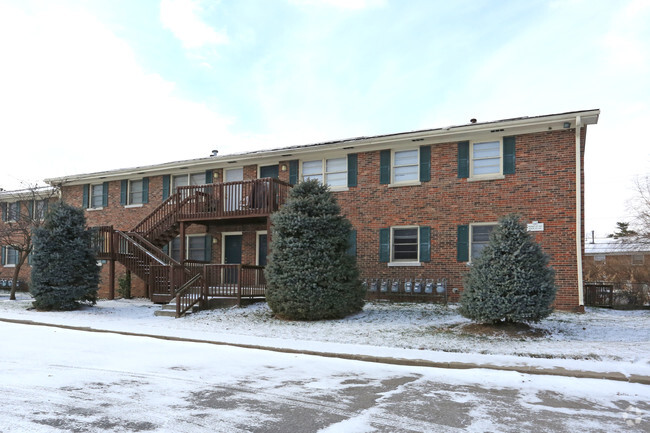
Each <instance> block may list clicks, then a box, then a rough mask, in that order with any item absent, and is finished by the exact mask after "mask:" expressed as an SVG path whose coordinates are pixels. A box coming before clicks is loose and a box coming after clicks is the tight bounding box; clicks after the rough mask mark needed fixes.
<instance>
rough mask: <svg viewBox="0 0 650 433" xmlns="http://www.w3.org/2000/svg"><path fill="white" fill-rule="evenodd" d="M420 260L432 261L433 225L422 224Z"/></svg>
mask: <svg viewBox="0 0 650 433" xmlns="http://www.w3.org/2000/svg"><path fill="white" fill-rule="evenodd" d="M420 261H421V262H430V261H431V227H427V226H420Z"/></svg>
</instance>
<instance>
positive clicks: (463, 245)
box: [456, 225, 469, 262]
mask: <svg viewBox="0 0 650 433" xmlns="http://www.w3.org/2000/svg"><path fill="white" fill-rule="evenodd" d="M456 260H458V261H459V262H468V261H469V226H468V225H462V226H458V229H457V231H456Z"/></svg>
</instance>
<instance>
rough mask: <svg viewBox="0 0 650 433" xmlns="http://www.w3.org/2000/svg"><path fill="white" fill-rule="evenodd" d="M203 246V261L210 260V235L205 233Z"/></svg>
mask: <svg viewBox="0 0 650 433" xmlns="http://www.w3.org/2000/svg"><path fill="white" fill-rule="evenodd" d="M204 248H205V261H206V262H211V261H212V236H210V235H205V245H204Z"/></svg>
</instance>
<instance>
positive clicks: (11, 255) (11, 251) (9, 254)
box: [3, 246, 19, 266]
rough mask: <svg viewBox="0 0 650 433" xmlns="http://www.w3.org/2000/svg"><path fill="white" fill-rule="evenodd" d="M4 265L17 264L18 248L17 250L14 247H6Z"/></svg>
mask: <svg viewBox="0 0 650 433" xmlns="http://www.w3.org/2000/svg"><path fill="white" fill-rule="evenodd" d="M4 253H5V254H4V263H3V265H4V266H15V265H17V264H18V257H19V253H18V250H16V249H15V248H13V247H9V246H7V247H5V251H4Z"/></svg>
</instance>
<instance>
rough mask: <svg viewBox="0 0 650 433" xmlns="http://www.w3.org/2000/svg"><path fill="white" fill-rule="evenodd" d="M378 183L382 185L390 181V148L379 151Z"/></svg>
mask: <svg viewBox="0 0 650 433" xmlns="http://www.w3.org/2000/svg"><path fill="white" fill-rule="evenodd" d="M379 183H380V184H382V185H387V184H389V183H390V150H382V151H381V152H379Z"/></svg>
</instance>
